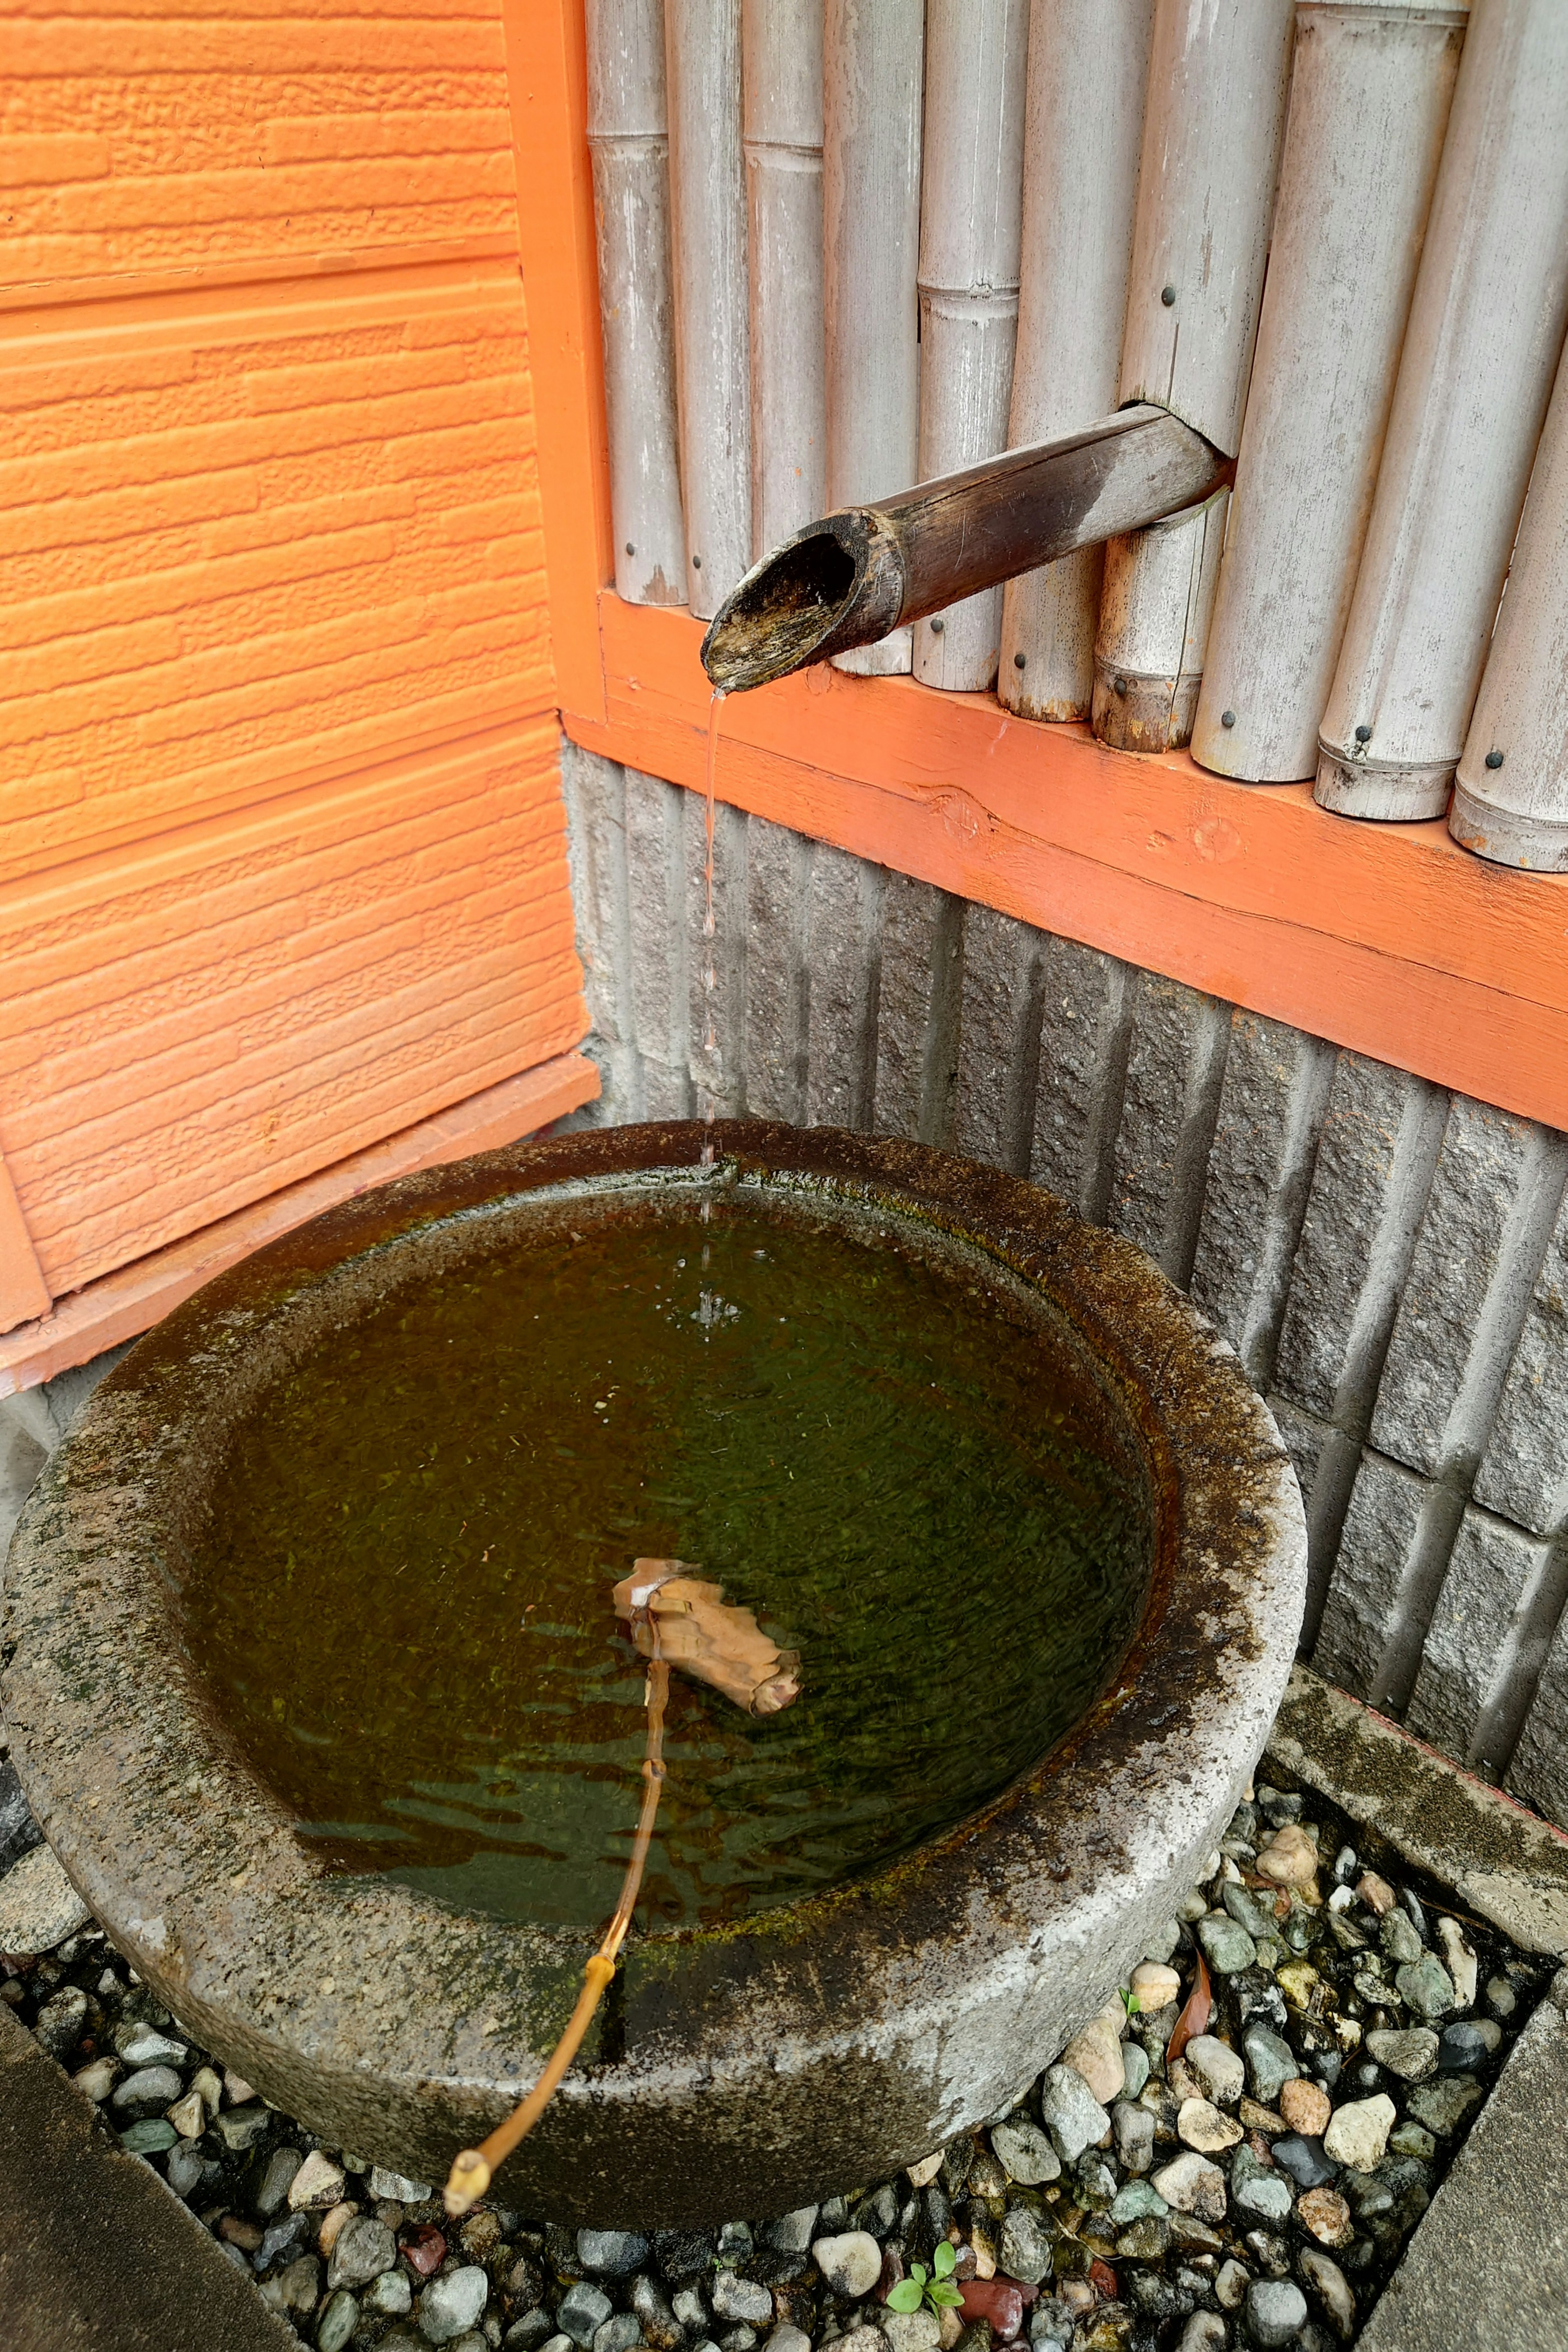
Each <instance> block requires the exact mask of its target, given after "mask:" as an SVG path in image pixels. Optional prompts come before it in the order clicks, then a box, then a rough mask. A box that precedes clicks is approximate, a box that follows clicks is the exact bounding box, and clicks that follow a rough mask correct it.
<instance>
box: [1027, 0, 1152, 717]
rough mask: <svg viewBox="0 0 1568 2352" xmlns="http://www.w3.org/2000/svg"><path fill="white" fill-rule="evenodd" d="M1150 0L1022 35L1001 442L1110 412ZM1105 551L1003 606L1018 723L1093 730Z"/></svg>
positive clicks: (1052, 18)
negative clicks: (1015, 246) (1018, 221)
mask: <svg viewBox="0 0 1568 2352" xmlns="http://www.w3.org/2000/svg"><path fill="white" fill-rule="evenodd" d="M1153 16H1154V0H1054V5H1051V6H1046V5H1037V6H1036V7H1035V8H1034V10H1033V11H1032V14H1031V17H1030V23H1029V54H1028V72H1027V78H1026V79H1027V99H1026V117H1025V131H1024V190H1023V198H1024V201H1023V247H1022V265H1021V268H1020V280H1021V283H1020V287H1019V295H1018V331H1017V352H1016V359H1015V362H1014V368H1013V402H1012V413H1011V416H1010V420H1009V425H1008V442H1009V446H1012V447H1014V448H1020V447H1024V446H1026V445H1027V444H1028V443H1030V442H1032V441H1048V440H1050V439H1052V438H1053V437H1054V436H1056V435H1057V434H1058V433H1071V432H1074V431H1077V430H1079V429H1081V427H1082V426H1084V425H1089V424H1090V423H1092V421H1093V420H1094V418H1095V417H1097V416H1104V415H1109V414H1110V410H1111V409H1113V408H1114V407H1115V405H1116V398H1117V386H1118V379H1119V374H1120V370H1121V322H1122V318H1123V315H1124V313H1125V311H1126V309H1127V276H1128V271H1129V268H1131V260H1132V220H1133V211H1134V206H1135V204H1136V200H1137V193H1138V157H1139V149H1140V145H1141V142H1142V134H1143V98H1144V88H1145V84H1146V81H1147V79H1148V72H1149V43H1150V34H1151V30H1152V24H1153ZM1104 560H1105V559H1104V551H1103V550H1102V549H1101V548H1100V547H1089V548H1081V549H1079V551H1078V552H1077V553H1076V554H1074V555H1064V556H1063V557H1061V558H1060V559H1059V561H1058V562H1055V563H1047V564H1042V565H1041V566H1040V567H1039V568H1038V569H1037V571H1034V572H1025V573H1024V574H1023V575H1022V576H1021V577H1020V578H1018V579H1016V580H1010V581H1009V582H1008V583H1007V585H1006V588H1005V591H1004V592H1003V604H1002V641H1001V669H1000V674H999V677H998V678H997V685H996V691H997V694H998V696H999V697H1000V698H1001V700H1002V701H1003V702H1005V704H1006V706H1007V708H1008V709H1009V710H1016V711H1018V712H1020V713H1021V714H1022V715H1023V716H1024V717H1026V718H1028V719H1087V718H1088V717H1089V699H1090V695H1091V692H1092V689H1093V685H1094V636H1095V625H1096V619H1097V616H1098V614H1099V610H1100V574H1101V572H1102V570H1103V568H1104Z"/></svg>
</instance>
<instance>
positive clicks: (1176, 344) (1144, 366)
mask: <svg viewBox="0 0 1568 2352" xmlns="http://www.w3.org/2000/svg"><path fill="white" fill-rule="evenodd" d="M1292 23H1293V10H1292V5H1291V0H1156V5H1155V11H1154V33H1153V41H1152V49H1151V54H1150V64H1149V101H1148V107H1147V110H1146V113H1145V117H1144V123H1143V149H1142V161H1141V163H1140V167H1139V174H1138V213H1137V221H1136V226H1135V228H1134V232H1133V240H1132V264H1131V277H1130V281H1129V289H1128V298H1127V319H1126V324H1125V327H1124V329H1123V332H1122V344H1121V390H1120V394H1119V397H1120V399H1121V400H1122V401H1124V402H1125V401H1134V400H1146V401H1158V402H1160V403H1161V404H1162V405H1163V406H1164V407H1167V408H1169V409H1171V410H1172V411H1173V413H1174V414H1175V415H1178V416H1182V417H1184V418H1185V419H1186V421H1187V423H1188V424H1189V425H1192V426H1193V427H1194V430H1195V431H1197V432H1199V433H1201V434H1203V435H1204V436H1205V439H1206V440H1208V441H1210V442H1212V443H1213V445H1214V446H1215V448H1216V449H1219V450H1222V451H1223V452H1224V453H1225V454H1226V456H1227V457H1235V455H1236V452H1237V445H1238V443H1239V440H1240V435H1241V416H1242V410H1243V407H1244V405H1245V403H1246V399H1247V374H1248V371H1249V369H1250V367H1251V363H1252V345H1253V339H1254V336H1255V334H1256V332H1257V328H1258V304H1259V300H1260V299H1261V296H1262V291H1263V272H1264V265H1265V262H1266V261H1267V258H1268V225H1269V217H1270V215H1271V213H1272V210H1273V204H1274V182H1275V177H1276V173H1277V172H1278V169H1279V144H1280V139H1281V136H1282V133H1283V131H1284V124H1285V101H1286V95H1287V91H1288V89H1289V79H1290V37H1291V27H1292ZM1216 520H1220V519H1219V518H1216V517H1215V516H1212V515H1210V516H1205V517H1202V518H1194V520H1192V521H1191V522H1189V523H1187V524H1185V525H1184V526H1183V527H1182V529H1181V530H1179V531H1171V532H1166V533H1162V534H1161V538H1160V542H1159V544H1158V545H1155V544H1154V543H1152V542H1150V543H1147V544H1145V543H1142V542H1140V541H1132V542H1130V543H1128V544H1122V543H1121V542H1118V543H1116V544H1114V545H1112V546H1111V547H1110V548H1109V549H1108V550H1107V551H1106V559H1105V562H1106V584H1105V588H1104V591H1103V593H1102V597H1101V607H1100V632H1099V636H1098V639H1097V642H1096V647H1095V688H1094V728H1095V732H1096V733H1097V734H1098V735H1099V736H1100V738H1101V740H1103V741H1105V742H1108V743H1114V744H1117V745H1119V746H1122V747H1124V748H1127V749H1144V750H1147V749H1160V750H1163V749H1164V748H1165V743H1169V744H1171V745H1172V746H1174V745H1176V744H1179V743H1184V742H1185V740H1187V732H1188V730H1190V726H1191V720H1192V714H1193V710H1194V708H1195V705H1196V686H1195V679H1196V674H1197V672H1199V671H1201V669H1202V666H1203V642H1202V637H1201V635H1197V634H1196V633H1195V631H1194V622H1195V621H1196V619H1197V618H1198V616H1199V615H1200V614H1203V611H1204V606H1205V601H1206V592H1207V587H1208V583H1209V579H1210V577H1211V573H1210V568H1209V567H1210V566H1211V565H1212V562H1213V560H1214V551H1215V523H1216ZM1127 615H1135V616H1136V617H1137V621H1138V627H1137V630H1136V631H1135V632H1134V633H1133V635H1125V634H1124V632H1123V628H1122V618H1121V616H1127ZM1173 679H1174V680H1175V681H1176V682H1177V684H1176V687H1175V688H1174V690H1173V688H1172V684H1171V681H1172V680H1173ZM1184 681H1185V683H1184ZM1162 724H1163V727H1164V730H1165V740H1164V742H1162V741H1161V740H1160V730H1161V727H1162Z"/></svg>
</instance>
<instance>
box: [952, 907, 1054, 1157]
mask: <svg viewBox="0 0 1568 2352" xmlns="http://www.w3.org/2000/svg"><path fill="white" fill-rule="evenodd" d="M1045 944H1046V940H1045V934H1044V933H1043V932H1040V931H1037V930H1036V929H1034V928H1033V927H1032V926H1031V925H1030V924H1028V923H1020V922H1017V921H1016V920H1015V919H1014V918H1013V917H1012V916H1011V915H1000V914H998V913H997V912H996V910H995V908H993V907H970V908H967V909H966V910H965V913H964V918H963V982H962V992H961V996H960V1004H959V1032H958V1087H957V1091H956V1094H955V1097H954V1100H953V1123H952V1144H953V1150H955V1151H961V1152H963V1155H964V1157H965V1159H968V1160H981V1161H983V1162H984V1165H985V1166H987V1167H989V1168H1005V1169H1007V1170H1008V1171H1010V1172H1011V1173H1012V1174H1014V1175H1016V1176H1026V1175H1027V1174H1028V1171H1029V1144H1030V1139H1031V1137H1032V1134H1033V1129H1034V1124H1035V1081H1036V1074H1037V1066H1038V1063H1039V1052H1040V987H1041V961H1042V950H1043V949H1044V947H1045Z"/></svg>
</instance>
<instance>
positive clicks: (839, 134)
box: [822, 0, 925, 677]
mask: <svg viewBox="0 0 1568 2352" xmlns="http://www.w3.org/2000/svg"><path fill="white" fill-rule="evenodd" d="M924 58H925V8H924V0H826V14H825V17H824V24H823V58H822V112H823V147H822V208H823V309H824V318H825V322H826V395H827V398H826V405H827V499H828V504H829V505H830V506H832V507H843V506H856V505H865V504H867V503H868V502H870V501H873V500H875V499H881V498H886V497H889V496H891V495H893V494H894V493H896V492H897V491H899V490H900V489H901V488H902V487H903V485H904V484H905V483H907V482H912V481H913V480H914V479H915V478H916V477H917V475H918V473H919V471H920V341H919V332H920V329H919V296H918V292H917V273H918V264H919V248H920V205H921V100H922V95H923V88H924V81H923V77H924ZM910 652H911V648H910V633H909V631H908V630H907V629H905V630H900V631H897V632H895V633H894V635H893V636H892V638H891V640H890V642H889V643H888V644H886V645H882V644H874V645H868V646H859V647H858V648H857V649H856V650H854V651H853V652H848V653H846V654H844V655H842V656H839V657H838V665H837V666H838V667H839V668H841V669H848V670H854V671H856V672H858V673H859V674H860V675H862V676H868V677H890V676H893V675H895V674H897V673H898V672H900V671H902V670H907V669H908V668H909V667H910Z"/></svg>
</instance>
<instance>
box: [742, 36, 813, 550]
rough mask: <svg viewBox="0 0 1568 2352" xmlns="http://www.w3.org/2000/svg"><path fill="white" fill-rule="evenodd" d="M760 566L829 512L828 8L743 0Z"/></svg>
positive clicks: (755, 537)
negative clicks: (825, 293) (825, 310)
mask: <svg viewBox="0 0 1568 2352" xmlns="http://www.w3.org/2000/svg"><path fill="white" fill-rule="evenodd" d="M741 52H742V79H743V89H744V97H743V101H742V137H743V144H744V149H745V159H746V221H747V232H748V247H749V259H750V273H751V374H752V561H753V562H755V560H756V559H757V557H758V556H760V555H763V554H765V553H766V552H767V551H768V549H769V548H770V547H776V546H777V545H778V542H779V541H780V540H782V539H787V538H788V537H789V535H790V533H791V531H794V530H799V529H800V527H801V525H802V524H803V523H806V522H809V521H810V520H811V519H812V517H813V515H817V514H820V513H821V512H822V509H823V508H824V507H825V506H826V503H827V474H826V465H827V427H826V415H825V393H824V386H823V320H822V0H743V7H742V19H741Z"/></svg>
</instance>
